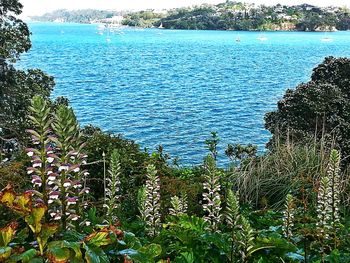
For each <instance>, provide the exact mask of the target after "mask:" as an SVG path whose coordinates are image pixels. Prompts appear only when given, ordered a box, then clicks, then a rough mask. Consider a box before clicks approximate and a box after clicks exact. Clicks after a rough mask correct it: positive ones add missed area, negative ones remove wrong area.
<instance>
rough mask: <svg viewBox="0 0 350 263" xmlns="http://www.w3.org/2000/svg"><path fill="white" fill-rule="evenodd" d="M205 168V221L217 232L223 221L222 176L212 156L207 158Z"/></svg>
mask: <svg viewBox="0 0 350 263" xmlns="http://www.w3.org/2000/svg"><path fill="white" fill-rule="evenodd" d="M204 166H205V170H206V174H205V175H204V179H205V182H204V183H203V191H204V192H203V210H204V212H205V216H204V220H205V221H207V222H208V223H209V224H210V226H211V230H212V231H217V230H218V227H219V223H220V221H221V214H220V213H221V198H220V189H221V186H220V176H219V173H218V171H217V169H216V164H215V160H214V158H213V157H212V156H210V155H208V156H207V158H206V159H205V163H204Z"/></svg>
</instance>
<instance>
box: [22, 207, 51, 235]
mask: <svg viewBox="0 0 350 263" xmlns="http://www.w3.org/2000/svg"><path fill="white" fill-rule="evenodd" d="M46 209H47V208H46V206H45V205H40V206H37V207H33V208H32V211H31V213H30V214H29V215H28V216H26V217H25V218H24V219H25V221H26V223H27V224H28V226H29V227H30V229H31V230H32V231H33V233H34V234H38V233H39V232H40V231H41V227H42V224H41V220H42V219H43V217H44V215H45V211H46Z"/></svg>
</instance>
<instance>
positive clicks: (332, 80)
mask: <svg viewBox="0 0 350 263" xmlns="http://www.w3.org/2000/svg"><path fill="white" fill-rule="evenodd" d="M265 127H266V128H267V129H268V130H269V131H270V132H271V133H272V135H273V138H272V139H271V141H270V146H272V143H271V142H273V141H275V140H276V139H277V138H276V137H277V136H278V137H279V139H282V140H285V138H286V136H287V134H288V135H289V136H290V138H291V139H293V140H295V141H302V140H303V139H305V138H307V137H311V136H314V135H315V134H316V136H317V138H321V137H322V136H323V135H325V137H326V139H327V140H328V142H330V140H332V139H334V141H335V143H336V146H337V147H338V148H339V149H340V150H341V151H342V154H343V155H344V156H348V155H350V59H348V58H334V57H327V58H325V60H324V61H323V63H321V64H320V65H318V66H317V67H316V68H315V69H313V74H312V76H311V80H310V81H309V82H307V83H303V84H300V85H299V86H297V87H296V89H293V90H292V89H288V90H287V91H286V93H285V95H284V96H283V98H282V99H281V100H280V101H279V102H278V104H277V110H276V111H273V112H269V113H267V114H266V116H265Z"/></svg>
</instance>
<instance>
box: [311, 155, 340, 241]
mask: <svg viewBox="0 0 350 263" xmlns="http://www.w3.org/2000/svg"><path fill="white" fill-rule="evenodd" d="M339 166H340V154H339V152H338V151H337V150H334V149H333V150H332V151H331V154H330V158H329V164H328V168H327V174H326V175H325V176H323V177H322V178H321V180H320V186H319V189H318V199H317V219H318V222H317V228H318V230H319V233H320V236H319V238H320V241H321V243H322V244H323V243H324V242H325V241H326V240H330V239H333V241H334V245H335V244H336V241H337V228H338V226H339V225H340V215H339V205H340V191H341V178H340V168H339ZM321 247H322V246H321Z"/></svg>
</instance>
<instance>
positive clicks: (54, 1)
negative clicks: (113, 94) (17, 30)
mask: <svg viewBox="0 0 350 263" xmlns="http://www.w3.org/2000/svg"><path fill="white" fill-rule="evenodd" d="M241 1H242V2H246V3H256V4H266V5H273V4H277V3H280V4H286V5H294V4H303V3H305V2H306V3H308V4H312V5H316V6H330V5H333V6H344V5H345V3H346V2H348V1H347V0H241ZM20 2H21V3H22V4H23V6H24V8H23V16H25V17H26V16H31V15H42V14H44V13H47V12H50V11H53V10H56V9H69V10H74V9H87V8H92V9H112V10H130V9H132V10H142V9H149V8H152V9H166V8H173V7H184V6H192V5H197V4H201V3H210V4H218V3H221V2H225V1H224V0H20ZM347 5H348V6H349V5H350V3H349V4H347Z"/></svg>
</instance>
